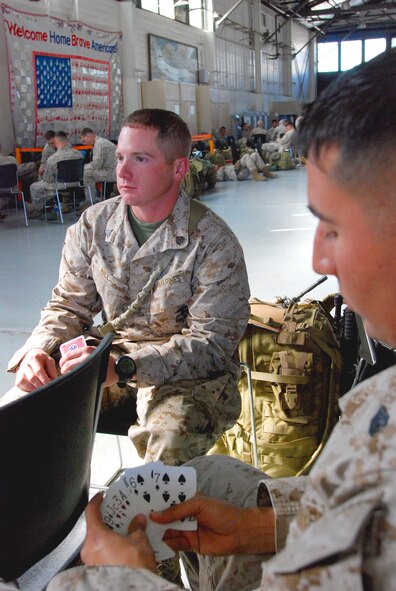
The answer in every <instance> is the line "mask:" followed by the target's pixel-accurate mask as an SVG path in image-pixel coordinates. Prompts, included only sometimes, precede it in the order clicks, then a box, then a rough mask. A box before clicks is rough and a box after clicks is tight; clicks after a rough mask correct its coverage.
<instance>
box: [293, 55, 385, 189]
mask: <svg viewBox="0 0 396 591" xmlns="http://www.w3.org/2000/svg"><path fill="white" fill-rule="evenodd" d="M395 80H396V48H395V49H391V50H390V51H388V52H386V53H383V54H381V55H379V56H377V57H376V58H374V59H372V60H370V61H369V62H366V63H364V64H361V65H359V66H357V67H356V68H353V69H352V70H349V71H348V72H345V73H344V74H342V75H340V76H339V77H338V78H337V79H336V80H335V81H334V82H333V83H331V84H330V85H329V86H328V87H327V88H326V89H325V90H324V91H323V92H322V93H321V94H320V95H319V97H318V98H317V99H316V100H315V101H314V102H313V103H311V104H310V105H307V107H306V108H305V110H304V119H303V120H302V121H301V124H300V126H299V128H298V143H299V151H300V153H301V154H302V155H304V156H305V157H307V156H309V157H313V158H314V159H315V160H316V161H317V162H318V164H319V165H320V154H321V151H322V149H323V148H324V147H328V146H336V147H337V148H338V149H339V158H338V164H337V166H336V169H335V174H336V175H337V177H338V178H339V179H340V180H341V181H342V182H345V183H348V182H349V183H353V182H354V180H355V179H356V178H360V179H362V177H363V176H364V177H365V178H366V179H368V180H369V181H372V180H373V179H374V177H378V174H379V172H378V171H379V170H382V171H383V170H384V169H385V167H389V166H391V167H394V161H395V152H396V108H395V105H396V84H395ZM380 174H381V173H380ZM369 175H371V177H370V176H369Z"/></svg>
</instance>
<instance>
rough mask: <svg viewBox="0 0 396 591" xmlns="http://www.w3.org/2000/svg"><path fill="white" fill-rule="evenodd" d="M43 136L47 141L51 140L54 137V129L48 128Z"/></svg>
mask: <svg viewBox="0 0 396 591" xmlns="http://www.w3.org/2000/svg"><path fill="white" fill-rule="evenodd" d="M44 137H45V139H46V140H47V141H48V140H52V138H54V137H55V131H54V130H53V129H49V130H48V131H47V133H46V134H45V136H44Z"/></svg>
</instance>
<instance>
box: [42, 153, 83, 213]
mask: <svg viewBox="0 0 396 591" xmlns="http://www.w3.org/2000/svg"><path fill="white" fill-rule="evenodd" d="M83 177H84V160H83V159H82V158H75V159H73V160H60V161H59V162H58V164H57V174H56V189H55V191H56V195H55V199H56V205H57V207H58V212H59V217H60V221H61V223H62V224H63V214H62V203H61V200H60V198H59V193H60V191H65V190H68V191H72V192H73V209H74V212H75V211H76V189H88V191H89V199H90V201H91V205H92V203H93V201H92V194H91V187H89V186H88V185H84V182H83ZM49 207H50V206H49V205H46V206H45V213H46V215H47V209H48V208H49Z"/></svg>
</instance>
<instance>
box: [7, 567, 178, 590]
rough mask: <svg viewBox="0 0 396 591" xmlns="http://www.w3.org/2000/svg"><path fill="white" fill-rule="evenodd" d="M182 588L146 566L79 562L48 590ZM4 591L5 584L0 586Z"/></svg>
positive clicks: (57, 578)
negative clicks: (94, 564) (82, 564)
mask: <svg viewBox="0 0 396 591" xmlns="http://www.w3.org/2000/svg"><path fill="white" fill-rule="evenodd" d="M92 589H95V591H120V590H121V589H128V591H180V587H179V586H178V585H173V583H169V582H168V581H167V580H166V579H161V578H160V577H157V575H155V574H153V573H152V572H150V571H148V570H144V569H135V568H127V567H123V566H96V567H84V566H79V567H77V568H72V569H69V570H66V571H63V572H62V573H60V574H59V575H57V576H56V577H54V578H53V579H52V581H51V582H50V584H49V585H48V587H47V591H92ZM0 591H1V588H0Z"/></svg>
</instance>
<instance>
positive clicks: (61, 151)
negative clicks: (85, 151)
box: [30, 140, 82, 211]
mask: <svg viewBox="0 0 396 591" xmlns="http://www.w3.org/2000/svg"><path fill="white" fill-rule="evenodd" d="M81 157H82V156H81V153H80V152H79V151H78V150H74V149H73V148H72V147H71V145H70V144H69V143H67V141H66V140H65V142H64V144H63V145H62V146H60V147H59V148H58V149H57V151H56V152H55V153H54V154H52V156H50V157H49V158H48V160H47V163H46V167H45V171H44V173H43V178H42V180H41V181H37V183H33V184H31V185H30V195H31V198H32V205H33V208H34V209H35V210H38V211H42V210H43V209H44V205H45V203H46V201H47V200H48V199H49V198H50V197H53V196H54V195H55V189H56V176H57V167H58V162H60V161H61V160H79V159H80V158H81Z"/></svg>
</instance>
